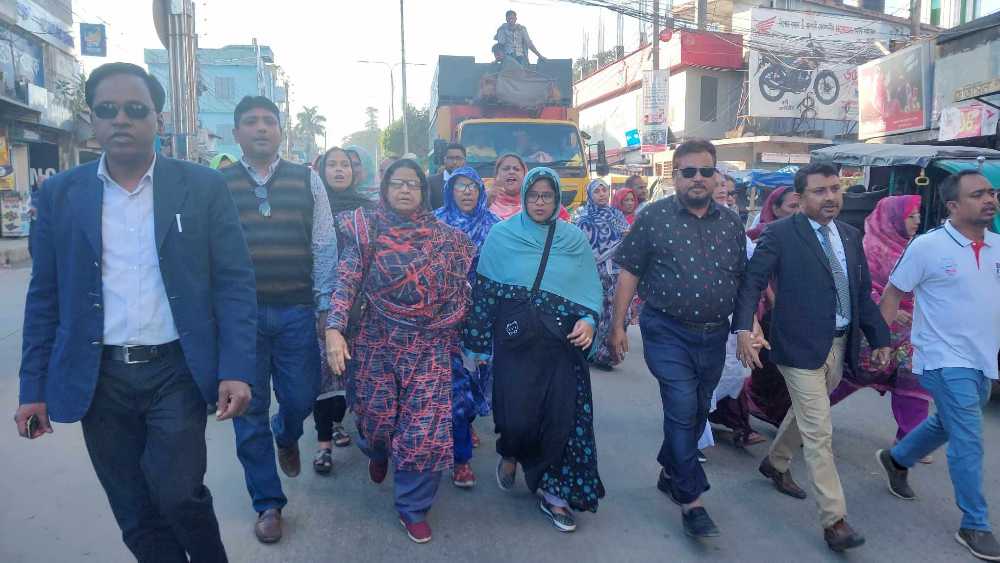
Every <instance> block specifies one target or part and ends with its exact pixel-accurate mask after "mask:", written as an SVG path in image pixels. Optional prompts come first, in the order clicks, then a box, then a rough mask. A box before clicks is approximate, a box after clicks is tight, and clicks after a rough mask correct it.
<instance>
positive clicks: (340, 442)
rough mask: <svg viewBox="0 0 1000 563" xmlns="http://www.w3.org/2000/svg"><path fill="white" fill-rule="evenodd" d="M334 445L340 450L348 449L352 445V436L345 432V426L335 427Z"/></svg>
mask: <svg viewBox="0 0 1000 563" xmlns="http://www.w3.org/2000/svg"><path fill="white" fill-rule="evenodd" d="M332 441H333V445H335V446H337V447H338V448H346V447H347V446H350V445H351V435H350V434H348V433H347V431H346V430H344V426H343V425H341V424H334V425H333V440H332Z"/></svg>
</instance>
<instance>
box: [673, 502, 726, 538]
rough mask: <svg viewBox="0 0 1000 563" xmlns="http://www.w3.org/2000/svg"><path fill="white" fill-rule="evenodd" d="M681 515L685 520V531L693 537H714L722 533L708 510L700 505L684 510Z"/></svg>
mask: <svg viewBox="0 0 1000 563" xmlns="http://www.w3.org/2000/svg"><path fill="white" fill-rule="evenodd" d="M681 517H682V518H683V520H684V533H685V534H687V535H689V536H691V537H692V538H714V537H718V536H719V535H720V534H721V532H719V527H718V526H716V525H715V522H713V521H712V517H711V516H709V515H708V511H707V510H705V509H704V508H702V507H700V506H699V507H697V508H692V509H691V510H688V511H687V512H684V513H683V514H681Z"/></svg>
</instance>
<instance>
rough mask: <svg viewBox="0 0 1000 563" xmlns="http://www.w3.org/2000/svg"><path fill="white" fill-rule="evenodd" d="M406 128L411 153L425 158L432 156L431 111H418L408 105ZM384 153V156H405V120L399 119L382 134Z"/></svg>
mask: <svg viewBox="0 0 1000 563" xmlns="http://www.w3.org/2000/svg"><path fill="white" fill-rule="evenodd" d="M406 116H407V124H406V127H407V129H408V132H409V137H410V139H409V140H410V152H412V153H413V154H415V155H417V156H419V157H421V158H425V157H426V156H427V155H428V154H430V146H429V143H430V141H429V140H428V139H429V136H428V132H429V131H430V128H431V120H430V109H429V108H426V107H425V108H423V109H416V108H414V107H413V106H411V105H409V104H407V106H406ZM382 151H383V153H384V154H395V155H400V156H402V154H403V120H402V119H397V120H396V121H393V122H392V123H390V124H389V126H388V127H386V129H385V131H383V132H382Z"/></svg>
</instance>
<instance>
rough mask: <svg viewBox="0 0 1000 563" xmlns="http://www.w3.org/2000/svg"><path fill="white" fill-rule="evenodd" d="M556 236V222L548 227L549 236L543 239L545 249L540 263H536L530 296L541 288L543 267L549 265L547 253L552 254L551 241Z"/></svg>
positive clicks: (543, 274) (543, 273)
mask: <svg viewBox="0 0 1000 563" xmlns="http://www.w3.org/2000/svg"><path fill="white" fill-rule="evenodd" d="M555 236H556V222H555V221H553V222H552V224H551V225H549V234H548V235H547V236H546V237H545V249H544V250H542V261H541V262H539V263H538V274H537V275H536V276H535V283H534V285H532V286H531V294H532V295H534V294H536V293H538V289H539V288H540V287H541V286H542V278H544V277H545V267H546V266H548V264H549V253H550V252H552V239H554V238H555Z"/></svg>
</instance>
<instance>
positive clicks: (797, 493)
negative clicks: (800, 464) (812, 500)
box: [758, 457, 806, 499]
mask: <svg viewBox="0 0 1000 563" xmlns="http://www.w3.org/2000/svg"><path fill="white" fill-rule="evenodd" d="M758 470H759V471H760V473H761V475H763V476H764V477H767V478H768V479H770V480H771V481H772V482H773V483H774V488H775V489H778V491H779V492H782V493H784V494H786V495H788V496H790V497H794V498H797V499H804V498H806V492H805V491H803V490H802V487H800V486H798V485H797V484H796V483H795V481H794V480H793V479H792V472H791V471H785V472H784V473H781V472H779V471H778V470H777V469H775V468H774V466H773V465H771V458H768V457H765V458H764V461H761V462H760V467H759V468H758Z"/></svg>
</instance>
